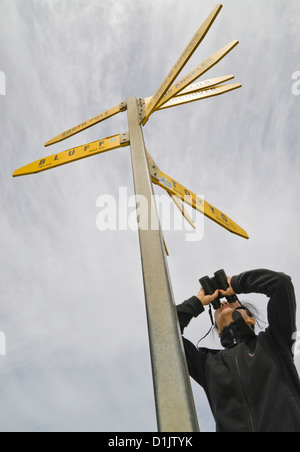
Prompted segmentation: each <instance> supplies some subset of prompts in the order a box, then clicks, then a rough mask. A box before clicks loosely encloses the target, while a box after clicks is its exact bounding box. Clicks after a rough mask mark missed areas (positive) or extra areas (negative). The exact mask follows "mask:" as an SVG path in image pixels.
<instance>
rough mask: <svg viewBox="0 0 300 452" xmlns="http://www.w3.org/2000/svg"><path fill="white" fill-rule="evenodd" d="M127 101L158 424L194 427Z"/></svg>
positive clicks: (139, 139) (141, 147)
mask: <svg viewBox="0 0 300 452" xmlns="http://www.w3.org/2000/svg"><path fill="white" fill-rule="evenodd" d="M127 105H128V109H127V111H128V122H129V131H130V147H131V158H132V168H133V177H134V187H135V193H136V195H137V196H139V195H141V196H142V197H143V199H144V200H145V201H147V202H145V203H139V202H138V200H137V210H138V214H139V216H140V220H141V221H140V222H139V239H140V249H141V260H142V270H143V279H144V287H145V299H146V310H147V320H148V332H149V342H150V352H151V362H152V373H153V384H154V393H155V403H156V412H157V423H158V430H159V431H160V432H198V431H199V426H198V421H197V415H196V410H195V405H194V399H193V394H192V389H191V384H190V379H189V375H188V368H187V363H186V359H185V354H184V347H183V342H182V337H181V333H180V328H179V324H178V319H177V312H176V306H175V301H174V296H173V292H172V287H171V281H170V276H169V269H168V264H167V259H166V255H165V249H164V243H163V237H162V231H161V227H160V221H159V217H158V212H157V206H156V203H155V199H154V196H153V185H152V181H151V175H150V172H149V166H148V159H147V151H146V148H145V142H144V136H143V130H142V126H141V123H140V113H139V109H138V103H137V99H136V97H130V98H128V99H127ZM141 204H144V206H141Z"/></svg>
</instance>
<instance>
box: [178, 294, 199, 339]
mask: <svg viewBox="0 0 300 452" xmlns="http://www.w3.org/2000/svg"><path fill="white" fill-rule="evenodd" d="M202 312H204V306H203V304H202V303H201V301H200V300H199V299H198V298H197V297H192V298H190V299H189V300H186V301H185V302H183V303H182V304H180V305H178V306H177V314H178V320H179V324H180V329H181V333H182V334H183V332H184V329H185V328H186V327H187V326H188V325H189V324H190V321H191V320H192V319H193V318H196V317H198V316H199V315H200V314H202Z"/></svg>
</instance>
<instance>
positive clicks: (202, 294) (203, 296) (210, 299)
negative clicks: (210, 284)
mask: <svg viewBox="0 0 300 452" xmlns="http://www.w3.org/2000/svg"><path fill="white" fill-rule="evenodd" d="M218 296H219V291H218V290H216V291H215V293H214V294H213V295H206V294H205V292H204V290H203V289H201V290H200V292H199V293H198V295H197V298H198V299H199V300H200V301H201V303H202V304H203V306H208V305H209V304H210V303H212V302H213V301H214V300H215V299H216V298H218Z"/></svg>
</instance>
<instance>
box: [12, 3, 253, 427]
mask: <svg viewBox="0 0 300 452" xmlns="http://www.w3.org/2000/svg"><path fill="white" fill-rule="evenodd" d="M221 8H222V5H217V6H216V8H214V10H213V11H212V13H211V14H210V15H209V17H208V18H207V19H206V21H205V22H204V24H203V25H202V26H201V27H200V28H199V30H198V31H197V33H196V34H195V35H194V37H193V38H192V40H191V41H190V43H189V44H188V46H187V47H186V49H185V50H184V52H183V53H182V55H181V56H180V57H179V59H178V60H177V62H176V63H175V65H174V66H173V68H172V69H171V71H170V73H169V74H168V76H167V77H166V79H165V80H164V82H163V83H162V84H161V85H160V87H159V88H158V90H157V91H156V93H155V94H154V96H152V97H150V98H147V99H140V100H139V101H138V100H137V99H136V97H134V96H133V97H129V98H128V99H127V100H126V101H125V102H122V103H121V104H120V105H118V106H116V107H113V108H111V109H110V110H107V111H106V112H104V113H102V114H100V115H98V116H95V117H94V118H92V119H90V120H88V121H85V122H83V123H81V124H79V125H78V126H75V127H73V128H71V129H69V130H67V131H66V132H63V133H62V134H60V135H58V136H57V137H55V138H53V139H52V140H50V141H48V142H47V143H46V144H45V146H50V145H51V144H54V143H58V142H60V141H63V140H65V139H66V138H69V137H71V136H73V135H75V134H77V133H79V132H81V131H83V130H86V129H87V128H89V127H92V126H93V125H95V124H98V123H100V122H101V121H103V120H105V119H107V118H109V117H112V116H114V115H116V114H118V113H121V112H122V111H126V110H127V114H128V125H129V131H128V132H125V133H122V134H117V135H114V136H112V137H108V138H105V139H102V140H97V141H95V142H93V143H89V144H86V145H83V146H78V147H75V148H72V149H69V150H67V151H64V152H62V153H58V154H54V155H52V156H50V157H49V156H46V157H43V158H41V159H39V160H37V161H36V162H34V163H32V164H30V165H27V166H24V167H22V168H20V169H19V170H16V171H15V172H14V174H13V176H14V177H18V176H25V175H29V174H34V173H39V172H42V171H46V170H49V169H52V168H55V167H58V166H61V165H65V164H67V163H71V162H75V161H76V160H80V159H83V158H87V157H91V156H95V155H97V154H101V153H103V152H108V151H111V150H114V149H117V148H120V147H126V146H129V145H130V148H131V160H132V170H133V178H134V186H135V193H136V195H137V199H138V195H143V196H144V197H145V199H146V200H147V203H145V206H146V207H145V206H144V207H143V209H144V210H141V206H137V210H138V213H139V215H138V224H139V240H140V250H141V261H142V270H143V280H144V287H145V299H146V310H147V320H148V332H149V341H150V351H151V362H152V371H153V383H154V393H155V403H156V412H157V422H158V430H159V431H160V432H197V431H199V426H198V421H197V416H196V410H195V406H194V400H193V395H192V391H191V386H190V380H189V376H188V369H187V364H186V359H185V355H184V349H183V343H182V338H181V334H180V329H179V325H178V319H177V313H176V306H175V302H174V296H173V292H172V286H171V281H170V277H169V270H168V264H167V258H166V252H167V250H166V246H165V244H164V239H163V234H162V230H161V226H160V221H159V217H158V213H157V207H156V204H155V199H154V196H153V183H154V184H156V185H159V186H160V187H162V188H163V189H164V190H166V191H167V193H168V194H169V195H170V196H171V197H172V199H173V200H174V202H175V204H176V205H177V207H178V208H179V209H180V211H181V212H182V214H183V215H184V216H185V218H186V220H187V221H188V222H189V223H190V224H191V225H192V226H193V227H195V226H194V223H193V221H192V220H191V218H190V217H189V216H188V214H187V213H186V211H185V209H184V203H186V204H187V205H189V206H191V207H193V208H194V209H196V210H197V211H198V212H200V213H202V214H203V215H205V216H206V217H207V218H209V219H211V220H212V221H214V222H216V223H217V224H219V225H220V226H222V227H223V228H225V229H227V230H228V231H230V232H232V233H233V234H236V235H238V236H240V237H243V238H246V239H248V238H249V237H248V234H247V233H246V231H244V229H242V228H241V227H240V226H239V225H237V224H236V223H235V222H234V221H233V220H231V219H230V218H229V216H228V215H227V214H224V213H223V212H221V211H220V210H218V209H217V208H215V207H214V206H212V205H211V204H209V203H208V202H206V201H204V200H203V199H202V198H200V197H199V196H197V195H195V193H193V192H192V191H191V190H189V189H187V188H186V187H184V186H183V185H181V184H180V183H179V182H177V181H175V180H174V179H172V178H171V177H169V176H168V175H166V174H165V173H163V172H162V171H161V170H160V169H159V168H158V166H157V165H156V163H155V162H154V160H153V159H152V157H151V156H150V154H149V153H148V152H147V151H146V147H145V142H144V135H143V128H142V125H145V124H146V123H147V121H148V120H149V118H150V116H151V115H152V114H153V113H155V112H156V111H158V110H161V109H164V108H170V107H174V106H176V105H181V104H184V103H188V102H193V101H196V100H200V99H205V98H209V97H213V96H216V95H221V94H224V93H226V92H228V91H232V90H234V89H237V88H240V87H241V85H240V84H231V85H219V84H220V83H224V82H226V81H228V80H231V79H232V78H234V77H233V76H232V75H229V76H225V77H218V78H214V79H211V80H207V81H203V82H198V83H195V84H193V83H192V82H194V81H195V80H196V79H197V78H199V77H200V76H201V75H203V74H204V73H205V72H207V71H208V70H209V69H210V68H211V67H213V66H214V65H216V64H217V63H218V61H220V59H222V58H223V57H224V56H225V55H226V54H227V53H228V52H230V50H232V49H233V48H234V47H235V46H236V45H237V44H238V41H233V42H232V43H230V44H228V45H227V46H225V47H224V48H223V49H221V50H219V51H218V52H217V53H216V54H214V55H212V56H211V57H210V58H208V59H207V60H206V61H205V62H204V63H202V64H201V65H199V66H197V67H196V69H194V71H192V72H190V73H189V74H188V75H187V76H186V77H184V78H183V79H181V80H180V81H179V82H177V83H175V84H174V85H173V86H171V85H172V83H174V81H175V80H176V78H177V76H178V75H179V73H180V72H181V70H182V69H183V68H184V66H185V65H186V63H187V62H188V61H189V59H190V58H191V56H192V55H193V53H194V52H195V51H196V49H197V47H198V46H199V44H200V43H201V42H202V40H203V39H204V37H205V36H206V34H207V32H208V31H209V29H210V27H211V26H212V24H213V22H214V21H215V19H216V17H217V15H218V14H219V12H220V10H221ZM137 202H138V200H137Z"/></svg>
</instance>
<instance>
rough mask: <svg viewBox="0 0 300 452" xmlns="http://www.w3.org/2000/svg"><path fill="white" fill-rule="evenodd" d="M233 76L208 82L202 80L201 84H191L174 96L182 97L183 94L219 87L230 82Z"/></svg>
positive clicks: (211, 79) (212, 79)
mask: <svg viewBox="0 0 300 452" xmlns="http://www.w3.org/2000/svg"><path fill="white" fill-rule="evenodd" d="M233 78H234V75H225V76H223V77H216V78H210V79H209V80H204V81H202V82H197V83H193V84H191V85H189V86H187V87H186V88H185V89H183V90H182V91H180V92H179V93H177V94H176V96H183V95H184V94H192V93H197V92H198V91H203V90H204V89H207V88H211V87H212V86H217V85H221V83H225V82H228V81H229V80H232V79H233Z"/></svg>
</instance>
